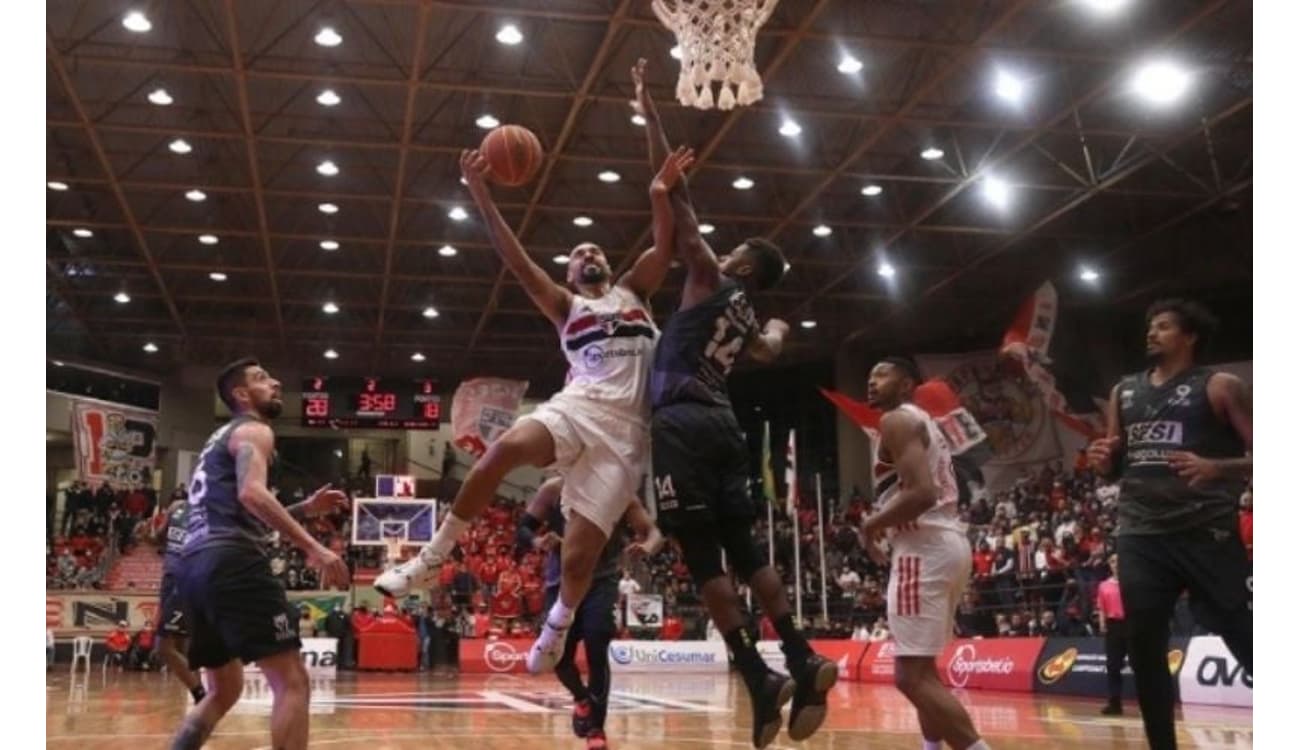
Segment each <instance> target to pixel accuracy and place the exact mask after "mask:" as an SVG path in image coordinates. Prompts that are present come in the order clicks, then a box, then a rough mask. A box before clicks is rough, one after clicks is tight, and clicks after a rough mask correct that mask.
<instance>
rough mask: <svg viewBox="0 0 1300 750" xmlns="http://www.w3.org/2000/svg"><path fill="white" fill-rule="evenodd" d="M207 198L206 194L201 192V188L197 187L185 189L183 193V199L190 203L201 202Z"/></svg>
mask: <svg viewBox="0 0 1300 750" xmlns="http://www.w3.org/2000/svg"><path fill="white" fill-rule="evenodd" d="M207 199H208V194H207V193H205V192H203V191H202V190H199V189H198V188H194V189H193V190H189V191H186V193H185V200H187V201H189V202H191V203H202V202H203V201H205V200H207Z"/></svg>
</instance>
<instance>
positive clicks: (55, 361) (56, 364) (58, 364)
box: [50, 359, 63, 367]
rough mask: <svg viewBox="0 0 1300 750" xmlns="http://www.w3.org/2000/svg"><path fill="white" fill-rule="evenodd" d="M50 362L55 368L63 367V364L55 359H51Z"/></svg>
mask: <svg viewBox="0 0 1300 750" xmlns="http://www.w3.org/2000/svg"><path fill="white" fill-rule="evenodd" d="M50 362H52V363H53V364H54V366H55V367H62V366H63V363H62V362H61V361H59V360H57V359H52V360H50Z"/></svg>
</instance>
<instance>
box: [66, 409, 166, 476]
mask: <svg viewBox="0 0 1300 750" xmlns="http://www.w3.org/2000/svg"><path fill="white" fill-rule="evenodd" d="M72 438H73V444H74V446H75V448H76V453H77V473H78V475H79V477H80V479H81V481H83V482H88V483H90V484H92V485H95V484H100V483H102V482H108V483H109V484H110V485H112V486H114V487H127V486H130V485H133V484H147V483H151V482H152V481H153V467H154V449H155V447H156V445H157V442H158V413H157V412H153V411H146V410H144V409H134V408H131V407H129V406H119V405H118V404H110V403H108V402H107V401H95V400H91V399H82V398H74V399H72Z"/></svg>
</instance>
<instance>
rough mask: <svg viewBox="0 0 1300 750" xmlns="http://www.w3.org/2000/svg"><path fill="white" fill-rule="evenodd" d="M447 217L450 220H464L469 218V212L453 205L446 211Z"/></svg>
mask: <svg viewBox="0 0 1300 750" xmlns="http://www.w3.org/2000/svg"><path fill="white" fill-rule="evenodd" d="M447 218H449V219H451V220H452V221H464V220H466V219H468V218H469V214H468V213H466V212H465V209H463V208H461V207H460V206H453V207H452V209H451V210H450V211H448V212H447Z"/></svg>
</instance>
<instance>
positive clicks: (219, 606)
mask: <svg viewBox="0 0 1300 750" xmlns="http://www.w3.org/2000/svg"><path fill="white" fill-rule="evenodd" d="M217 393H218V395H219V396H220V397H221V400H222V401H223V402H225V404H226V406H228V407H229V408H230V412H231V414H233V415H234V417H233V418H232V419H231V420H230V422H228V423H226V424H225V425H224V426H222V427H221V428H219V429H218V430H217V431H216V432H214V433H212V436H211V437H209V438H208V442H207V444H206V445H205V446H204V448H203V452H202V453H201V454H200V455H199V460H198V464H197V465H196V466H195V468H194V474H193V476H192V477H191V479H190V490H189V507H190V509H189V516H188V518H187V523H186V535H185V547H184V548H183V549H182V551H181V559H180V564H179V571H180V573H179V585H180V592H181V597H182V606H183V607H184V609H185V611H186V613H187V614H188V616H189V618H190V630H191V640H190V649H189V661H190V667H191V668H192V669H198V668H200V667H202V668H205V669H207V670H208V693H207V695H206V696H205V697H204V698H203V700H202V701H199V704H198V705H197V706H195V707H194V708H193V709H192V710H191V711H190V712H189V714H187V715H186V716H185V720H184V722H183V723H182V724H181V728H180V730H179V731H178V732H177V734H176V736H175V738H174V739H173V740H172V745H171V747H172V750H191V749H192V748H197V747H201V746H202V745H203V743H204V741H205V740H206V739H207V737H208V735H209V734H211V733H212V730H213V728H214V727H215V726H216V724H217V722H218V721H219V720H220V719H221V717H222V716H224V715H225V714H226V712H227V711H229V710H230V708H231V707H232V706H234V705H235V702H236V701H238V700H239V696H240V694H241V693H242V692H243V686H244V664H246V663H249V662H255V663H256V664H257V666H258V667H259V668H261V670H262V673H263V674H265V675H266V678H267V682H269V683H270V685H271V692H272V702H271V746H272V747H274V748H276V750H304V749H305V748H306V747H307V735H308V721H309V719H308V713H307V704H308V701H309V700H310V697H311V689H310V686H309V683H308V681H307V671H306V669H305V668H304V667H303V665H302V659H301V657H300V656H299V649H300V647H301V642H300V641H299V640H298V633H297V631H296V628H295V624H296V622H297V619H298V615H297V611H296V610H295V609H293V608H292V607H290V606H289V602H288V599H287V598H286V596H285V593H284V584H282V583H281V582H280V580H279V579H277V578H276V577H275V576H273V575H272V574H271V561H270V558H269V556H268V554H267V550H266V546H265V542H266V538H267V536H268V535H269V534H270V532H271V531H272V530H274V531H278V532H279V533H280V535H281V536H282V537H283V538H285V539H287V540H288V541H289V542H290V543H292V544H294V545H296V546H297V547H298V548H299V549H301V550H303V552H305V553H306V555H307V561H308V564H309V565H312V566H313V567H317V568H320V569H321V585H322V586H323V587H326V588H329V587H332V586H334V585H344V586H345V585H347V583H348V579H349V574H348V569H347V566H346V565H344V564H343V561H342V560H341V559H340V558H339V556H338V555H336V554H334V553H333V552H331V551H330V550H329V549H327V548H325V547H324V546H323V545H321V544H320V543H319V542H317V541H316V540H315V539H313V538H312V536H311V534H309V533H307V531H306V530H305V529H304V528H303V527H302V526H301V525H300V524H299V523H298V520H296V519H295V516H298V517H299V518H302V517H305V516H306V515H307V514H308V513H309V512H311V511H313V510H314V511H316V512H321V511H327V510H330V509H332V508H334V507H337V506H339V505H341V504H342V503H344V502H346V496H345V495H343V493H341V492H339V491H337V490H333V489H329V488H328V486H327V487H325V488H322V490H321V491H318V492H317V493H315V494H314V495H313V496H312V497H311V499H309V500H307V501H306V502H304V503H300V504H299V505H297V506H295V507H294V508H293V509H287V508H285V507H283V506H281V505H280V501H279V500H278V499H277V498H276V497H275V495H273V494H271V491H270V490H269V489H267V484H266V476H267V470H268V467H269V466H270V464H271V461H272V457H273V456H274V453H275V434H274V433H273V432H272V431H271V425H270V424H269V422H270V420H273V419H275V418H276V417H277V416H279V414H280V411H281V409H282V408H283V403H282V402H281V400H280V383H279V381H277V380H275V379H274V378H272V377H271V376H270V374H269V373H267V371H266V370H264V369H262V367H261V365H259V364H258V363H257V361H256V360H254V359H243V360H240V361H238V362H235V363H233V364H231V365H228V366H227V367H226V368H225V369H223V370H222V371H221V374H220V376H219V377H218V378H217Z"/></svg>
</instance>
